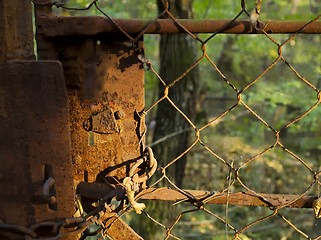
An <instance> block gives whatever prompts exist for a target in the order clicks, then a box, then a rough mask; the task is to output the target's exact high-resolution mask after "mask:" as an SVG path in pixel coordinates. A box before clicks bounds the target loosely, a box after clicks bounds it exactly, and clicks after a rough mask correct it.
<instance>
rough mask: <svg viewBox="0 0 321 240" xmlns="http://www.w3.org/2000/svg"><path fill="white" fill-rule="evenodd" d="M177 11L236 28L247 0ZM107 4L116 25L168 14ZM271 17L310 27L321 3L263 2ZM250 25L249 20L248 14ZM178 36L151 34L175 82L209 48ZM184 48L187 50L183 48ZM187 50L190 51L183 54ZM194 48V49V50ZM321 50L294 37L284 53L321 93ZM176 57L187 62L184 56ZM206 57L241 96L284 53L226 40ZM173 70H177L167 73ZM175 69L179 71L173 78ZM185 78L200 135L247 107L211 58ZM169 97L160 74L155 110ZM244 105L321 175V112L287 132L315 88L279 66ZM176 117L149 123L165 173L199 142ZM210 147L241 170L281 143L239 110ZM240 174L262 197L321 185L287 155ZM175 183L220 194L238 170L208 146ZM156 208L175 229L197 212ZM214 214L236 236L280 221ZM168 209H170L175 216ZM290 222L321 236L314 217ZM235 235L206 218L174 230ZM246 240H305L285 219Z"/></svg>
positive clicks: (300, 213) (150, 77)
mask: <svg viewBox="0 0 321 240" xmlns="http://www.w3.org/2000/svg"><path fill="white" fill-rule="evenodd" d="M64 2H65V3H66V6H71V7H75V8H77V7H78V8H82V7H84V6H87V5H88V4H89V3H90V1H87V0H67V1H64ZM176 2H179V4H184V2H185V3H187V4H188V9H187V10H186V11H187V12H186V11H185V12H180V10H181V9H179V8H177V7H178V6H175V8H176V10H177V11H176V12H175V14H176V16H177V17H180V18H194V19H233V18H234V17H235V16H236V15H237V14H238V13H239V11H240V10H241V6H240V1H234V0H233V1H226V0H215V1H212V0H203V1H196V0H194V1H176ZM97 4H98V6H99V7H100V8H101V9H102V10H103V11H104V12H105V13H106V14H108V15H109V16H110V17H112V18H126V19H133V18H139V19H151V20H152V19H154V18H156V17H157V15H158V13H159V11H161V10H160V8H161V7H162V6H161V4H160V1H156V0H140V1H137V0H118V1H114V0H101V1H98V3H97ZM246 4H247V5H246V8H247V11H248V12H251V10H252V9H253V7H254V4H255V1H252V0H251V1H250V0H247V1H246ZM174 10H175V9H174V6H173V11H174ZM183 10H184V9H183ZM56 11H57V13H59V14H63V15H65V16H71V15H99V16H101V15H102V14H101V13H100V12H99V11H97V9H95V8H91V9H89V10H88V11H67V10H63V9H56ZM261 11H262V13H261V17H260V19H261V20H262V21H267V20H269V19H277V20H305V21H306V22H308V21H309V20H311V19H313V18H314V17H316V16H317V15H318V14H320V13H321V1H319V0H310V1H309V0H274V1H273V0H265V1H264V0H263V4H262V9H261ZM184 14H185V15H184ZM240 19H248V16H247V15H246V14H243V15H242V16H241V17H240ZM177 36H180V37H177V38H176V39H174V37H170V36H167V38H166V36H165V37H164V38H163V36H162V37H161V36H159V35H144V47H145V54H146V58H147V59H149V60H150V61H151V63H152V66H153V67H154V68H155V69H156V70H157V72H158V73H160V76H162V77H163V79H167V80H168V81H169V82H171V81H172V80H174V79H175V78H176V77H177V76H179V75H180V74H182V73H183V72H184V71H185V70H186V69H187V68H188V67H189V66H191V65H192V64H193V63H194V62H195V61H196V59H198V58H200V57H201V56H202V50H201V44H200V43H199V42H197V41H195V40H193V39H192V38H190V37H188V36H183V35H177ZM209 36H210V34H198V37H199V38H200V39H204V40H205V39H206V38H208V37H209ZM272 37H273V38H274V39H275V40H276V41H277V42H278V43H282V42H283V41H285V40H286V39H288V38H289V37H290V35H289V34H283V35H273V36H272ZM161 38H162V39H161ZM165 38H166V39H165ZM184 41H186V42H185V43H183V42H184ZM179 45H183V46H185V48H184V47H183V50H182V49H181V50H180V48H179ZM166 46H167V49H166ZM186 46H189V47H187V48H186ZM320 46H321V36H320V35H303V34H302V35H298V36H296V37H295V38H293V39H292V40H291V41H289V43H288V44H286V45H285V46H284V47H283V48H282V50H283V56H284V58H285V59H286V60H287V61H288V62H289V63H290V64H291V65H292V66H293V67H294V68H295V69H296V71H297V72H299V73H300V75H301V76H303V77H304V78H305V79H307V80H308V81H309V82H311V83H312V84H313V85H314V86H316V87H317V88H318V89H320V87H321V52H320ZM165 49H166V50H165ZM188 49H190V51H189V50H188ZM175 51H177V52H178V53H177V54H175ZM179 51H180V52H179ZM206 52H207V54H208V55H209V57H210V58H211V60H212V61H213V62H214V63H215V64H216V65H217V66H218V67H219V69H220V70H221V71H222V72H223V74H224V75H225V76H226V78H227V79H228V80H229V81H230V82H231V83H232V84H233V85H234V86H236V87H237V88H238V89H242V88H244V87H245V86H246V85H248V84H249V83H250V82H251V81H253V80H254V79H255V78H256V77H257V76H258V75H260V73H261V72H262V71H263V70H264V69H265V68H266V67H267V66H268V65H270V64H271V63H272V62H273V61H274V60H275V59H276V58H277V57H278V48H277V46H276V45H275V44H274V43H273V42H271V41H270V40H269V39H268V38H267V37H266V36H264V35H262V34H261V35H232V34H230V35H227V34H218V35H216V36H215V37H213V38H212V39H211V40H210V41H209V42H208V43H207V44H206ZM184 54H185V55H184ZM190 55H192V56H191V57H190ZM164 59H166V60H164ZM170 59H172V60H170ZM173 59H174V60H173ZM164 62H165V63H164ZM164 64H167V65H165V66H164ZM169 68H171V70H168V69H169ZM173 68H174V70H173ZM164 69H165V70H164ZM166 69H167V72H166ZM175 69H176V70H177V72H175V71H176V70H175ZM184 69H185V70H184ZM169 72H170V73H169ZM164 76H166V77H164ZM185 78H187V79H188V80H189V81H184V82H185V83H186V82H188V83H189V84H187V85H184V84H183V85H182V84H181V83H180V84H178V85H177V86H175V88H173V91H171V92H172V93H171V94H173V95H171V96H170V97H171V99H172V100H173V101H174V102H175V103H176V104H177V106H179V107H180V109H182V110H183V112H185V113H186V114H187V116H188V117H189V118H190V119H191V120H192V121H193V122H194V123H195V124H196V126H197V127H202V126H203V125H205V124H206V123H208V122H209V121H211V120H212V119H213V118H215V117H217V116H219V115H220V114H222V113H223V112H224V111H226V110H227V109H228V108H229V107H231V106H233V105H234V104H235V103H236V102H237V98H236V93H235V91H233V89H231V88H230V87H229V86H228V85H227V84H226V83H225V82H224V81H223V80H222V78H221V76H220V75H219V73H218V72H217V71H216V70H215V68H213V66H212V65H211V64H210V63H209V62H208V61H207V60H206V59H205V60H204V59H203V60H202V61H201V62H200V64H199V65H198V66H197V67H196V68H194V69H193V70H192V71H191V72H190V73H189V74H188V75H187V76H186V77H185ZM160 86H162V85H160ZM162 95H163V89H161V88H160V87H159V79H158V78H157V77H156V76H155V75H154V74H153V73H152V72H151V71H148V70H146V74H145V99H146V109H148V108H149V107H150V106H151V105H153V103H155V102H156V101H157V100H158V99H159V98H160V97H161V96H162ZM242 99H243V100H244V101H245V102H246V103H247V105H249V106H250V107H251V108H252V109H253V110H254V111H255V112H256V113H258V114H259V115H260V116H261V117H262V118H263V119H264V120H265V121H266V122H267V123H268V124H269V125H270V126H272V127H273V128H274V129H276V130H281V134H280V138H281V142H282V143H283V144H284V145H285V146H286V147H287V148H288V149H290V150H291V151H292V152H294V153H295V154H297V155H298V156H300V157H301V158H302V159H304V161H305V162H306V163H307V164H308V165H309V166H310V167H311V168H312V169H313V170H314V171H316V172H318V171H319V170H320V169H319V166H320V161H321V155H320V153H321V141H320V140H321V124H320V120H319V116H320V113H321V109H320V107H318V108H316V109H314V110H313V111H312V112H311V113H310V114H308V115H307V116H305V117H304V118H303V119H301V120H300V121H298V122H297V123H295V124H293V125H291V126H290V127H289V128H286V129H285V128H284V127H285V125H286V124H287V123H289V122H290V121H292V120H293V119H295V118H296V117H297V116H300V115H301V114H302V113H303V112H305V111H307V110H308V109H309V108H310V107H311V106H312V105H313V104H315V102H316V92H315V91H314V90H313V89H312V88H309V87H307V85H306V84H304V83H303V82H302V81H301V80H300V79H299V78H298V77H297V76H296V74H295V73H294V72H293V71H292V70H291V69H290V68H289V67H288V66H287V65H286V64H285V63H284V62H283V61H280V62H278V63H277V64H276V66H274V67H273V68H272V69H271V70H269V71H268V72H267V73H266V74H264V75H263V76H262V78H261V79H260V80H259V81H258V82H257V83H256V84H254V85H253V86H252V87H251V88H250V89H248V90H247V91H246V92H244V93H243V94H242ZM186 105H188V106H186ZM190 105H192V107H191V106H190ZM169 108H171V107H170V106H168V103H167V102H166V101H162V102H161V103H159V104H158V105H157V106H156V107H155V108H153V109H152V110H151V111H150V112H148V114H147V116H146V124H147V127H148V131H147V143H146V144H147V145H149V146H152V148H153V149H154V151H155V156H156V158H157V159H158V160H159V162H160V166H165V165H166V164H167V163H168V162H170V161H171V160H173V159H174V158H176V157H177V156H179V155H180V154H181V153H182V152H184V151H185V150H186V149H187V147H188V146H189V145H190V143H191V142H192V141H193V138H195V136H194V135H193V132H194V130H193V128H191V126H190V124H189V123H188V122H187V121H186V120H185V119H184V118H183V117H182V116H181V115H180V114H178V115H177V114H176V113H175V112H177V111H176V110H175V109H173V108H172V110H168V109H169ZM159 109H161V111H160V110H159ZM161 115H162V116H163V117H162V116H161ZM166 119H167V120H166ZM186 139H187V140H186ZM202 141H203V142H204V143H206V145H207V146H208V147H209V148H210V149H211V150H212V151H213V152H215V153H216V154H217V155H219V156H221V157H222V158H224V159H226V160H227V161H229V162H230V163H233V164H234V165H236V166H239V165H241V164H242V163H243V162H244V161H246V160H247V159H249V158H250V157H251V156H255V155H256V154H258V153H260V152H262V151H263V150H265V149H267V148H269V147H270V146H271V145H273V144H274V142H275V134H274V133H273V132H272V131H271V130H270V129H269V128H268V127H267V126H265V125H264V124H262V122H260V121H258V119H257V118H255V117H254V116H253V115H252V114H250V113H249V111H248V110H247V109H245V108H244V107H242V106H237V107H236V108H235V109H233V111H231V112H230V113H229V114H227V115H226V116H224V117H223V118H221V119H220V120H219V121H215V122H214V123H213V124H212V125H211V127H208V128H206V129H204V131H202ZM175 149H176V150H175ZM183 158H184V159H183ZM239 174H240V178H241V179H242V181H243V182H244V183H245V184H246V185H247V186H248V187H249V188H251V189H252V190H254V191H256V192H260V193H280V194H302V193H303V192H304V191H305V190H306V189H307V188H308V187H309V185H310V184H311V183H312V182H313V175H312V174H311V172H310V171H309V170H308V169H307V168H306V167H304V165H303V164H302V163H300V162H299V161H298V160H297V159H295V158H294V157H292V156H290V155H289V154H287V153H286V152H285V151H283V150H282V149H281V148H278V147H276V148H274V149H273V150H272V151H269V152H268V153H266V154H264V155H263V156H261V157H259V158H257V159H256V160H255V161H253V162H252V163H251V164H249V165H246V167H244V168H242V169H241V170H240V173H239ZM168 176H169V177H170V178H171V179H172V180H173V181H174V182H175V183H176V184H177V185H179V187H181V188H183V189H200V190H208V191H220V190H222V189H224V188H225V187H226V186H227V185H228V180H227V176H229V169H228V168H227V167H226V165H224V164H222V162H220V161H218V160H217V159H215V158H214V157H213V156H212V155H211V154H209V152H208V151H206V150H205V149H204V148H203V147H202V146H201V145H196V146H195V147H193V148H192V149H191V150H190V151H189V152H188V153H187V154H186V155H184V156H183V157H182V159H180V160H178V161H177V163H175V164H173V166H170V167H169V169H168ZM164 185H166V181H162V182H161V183H159V184H158V185H157V186H164ZM230 191H231V192H238V191H245V190H244V188H242V187H241V186H240V185H239V184H237V183H235V184H233V185H231V187H230ZM309 194H311V195H318V196H319V195H320V194H319V189H318V187H315V188H313V189H312V191H310V192H309ZM146 204H147V210H146V211H147V212H148V213H150V214H151V215H152V216H153V217H155V219H157V220H159V222H161V223H163V224H165V225H169V224H170V222H171V221H173V219H175V218H176V216H177V214H178V213H180V212H182V211H184V210H188V209H191V207H189V206H188V205H184V204H180V205H176V206H171V205H168V204H162V203H159V202H157V203H156V205H155V203H153V204H151V203H149V202H147V203H146ZM208 208H209V209H210V210H211V212H213V213H215V214H217V215H218V216H221V217H222V218H224V219H225V218H226V219H227V220H226V221H227V222H228V223H229V224H231V225H232V226H233V227H234V228H236V229H240V228H242V227H244V226H245V225H247V224H249V223H251V222H253V221H255V220H257V219H259V218H262V217H264V216H266V215H268V214H271V213H272V211H271V210H270V209H268V208H261V207H244V206H228V209H226V208H227V206H225V205H222V206H220V205H219V206H214V205H212V206H208ZM160 209H161V210H160ZM164 209H165V210H164ZM166 209H169V210H168V211H166ZM160 212H161V213H160ZM280 213H282V214H283V215H284V216H286V217H287V218H288V219H290V220H291V222H292V223H294V224H295V226H297V227H298V228H299V229H300V230H302V231H303V232H305V233H306V234H308V235H309V236H311V237H315V236H317V235H318V234H321V230H318V229H321V226H319V225H317V224H318V222H317V221H316V220H315V217H314V214H313V212H312V210H311V209H308V210H307V209H282V210H281V211H280ZM125 219H126V220H127V221H129V222H130V223H131V224H132V225H133V228H134V229H135V230H137V231H139V233H140V234H141V235H142V236H144V237H145V239H162V238H164V236H165V232H166V231H165V230H164V229H163V228H161V227H159V226H158V225H157V224H155V223H153V222H152V221H151V220H150V219H148V218H147V217H146V216H144V215H142V216H137V215H135V214H130V215H129V216H127V217H126V218H125ZM316 226H318V227H316ZM233 233H234V232H233V230H231V229H226V224H225V223H222V222H221V221H219V220H218V219H217V218H214V217H213V216H211V215H209V214H206V213H204V212H202V211H196V212H192V213H189V214H186V215H184V216H183V218H182V219H181V220H180V221H179V223H178V224H177V225H176V226H175V228H174V230H173V234H175V235H177V236H179V237H180V238H181V239H231V238H232V236H233ZM241 238H242V239H282V240H285V239H305V238H304V237H303V236H302V235H300V234H299V233H298V232H296V231H295V230H294V229H293V228H292V227H290V226H289V225H288V224H287V223H285V222H284V221H283V220H282V219H281V218H279V217H278V216H275V217H273V218H270V219H268V220H266V221H263V222H262V223H259V224H256V225H255V226H253V227H251V228H249V229H248V230H247V231H245V232H244V233H243V234H242V235H241Z"/></svg>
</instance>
